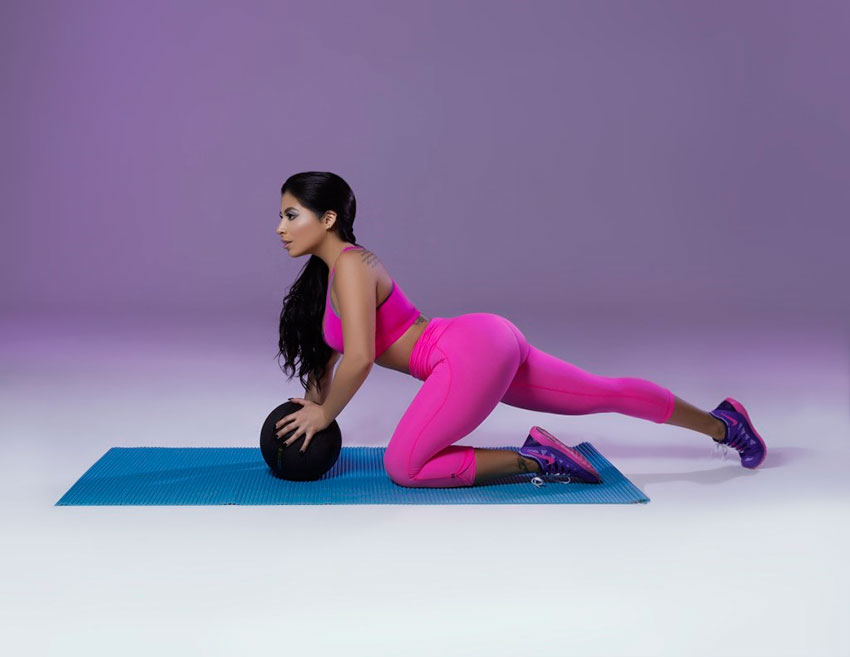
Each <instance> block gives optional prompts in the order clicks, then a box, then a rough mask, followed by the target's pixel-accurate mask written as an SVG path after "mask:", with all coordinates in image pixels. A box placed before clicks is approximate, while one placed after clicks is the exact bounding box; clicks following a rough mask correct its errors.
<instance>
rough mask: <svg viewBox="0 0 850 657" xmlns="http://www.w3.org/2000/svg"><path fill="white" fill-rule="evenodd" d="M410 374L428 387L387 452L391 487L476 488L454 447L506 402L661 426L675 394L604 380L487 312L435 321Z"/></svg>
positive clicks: (640, 382)
mask: <svg viewBox="0 0 850 657" xmlns="http://www.w3.org/2000/svg"><path fill="white" fill-rule="evenodd" d="M410 374H411V375H412V376H414V377H416V378H417V379H419V380H421V381H424V383H423V385H422V387H421V388H420V389H419V392H417V393H416V396H415V397H414V398H413V401H412V402H411V403H410V406H409V407H408V409H407V410H406V411H405V412H404V415H403V416H402V418H401V420H400V421H399V423H398V426H397V427H396V429H395V431H394V432H393V435H392V438H391V439H390V442H389V444H388V445H387V450H386V453H385V454H384V468H385V469H386V471H387V474H388V475H389V476H390V479H392V480H393V481H394V482H395V483H397V484H399V485H401V486H411V487H453V486H472V485H473V484H474V483H475V451H474V448H472V447H469V446H461V445H453V443H455V442H457V441H458V440H460V439H461V438H463V437H464V436H466V435H468V434H469V433H470V432H472V430H473V429H475V427H477V426H478V425H479V424H481V422H483V421H484V419H485V418H486V417H487V416H488V415H489V414H490V411H492V410H493V408H495V406H496V404H498V403H499V402H502V403H504V404H508V405H510V406H516V407H518V408H526V409H529V410H532V411H541V412H544V413H557V414H559V415H586V414H589V413H606V412H615V413H622V414H624V415H631V416H633V417H639V418H643V419H645V420H651V421H653V422H658V423H659V424H660V423H663V422H666V421H667V420H669V419H670V416H671V415H672V414H673V402H674V397H673V393H672V392H670V391H669V390H668V389H667V388H663V387H661V386H660V385H658V384H656V383H653V382H652V381H647V380H645V379H637V378H632V377H617V378H614V377H606V376H599V375H597V374H591V373H590V372H586V371H585V370H582V369H581V368H579V367H576V366H575V365H572V364H570V363H568V362H566V361H564V360H561V359H559V358H556V357H555V356H552V355H550V354H547V353H546V352H544V351H541V350H540V349H537V348H536V347H534V346H532V345H530V344H528V342H527V341H526V339H525V336H524V335H523V334H522V333H521V332H520V330H519V329H518V328H517V327H516V326H514V324H513V323H512V322H510V321H509V320H507V319H505V318H504V317H502V316H500V315H495V314H492V313H468V314H464V315H459V316H457V317H434V318H432V319H431V321H430V323H429V324H428V326H427V327H425V331H424V332H423V333H422V335H421V336H420V338H419V340H417V342H416V344H415V345H414V347H413V352H412V353H411V355H410Z"/></svg>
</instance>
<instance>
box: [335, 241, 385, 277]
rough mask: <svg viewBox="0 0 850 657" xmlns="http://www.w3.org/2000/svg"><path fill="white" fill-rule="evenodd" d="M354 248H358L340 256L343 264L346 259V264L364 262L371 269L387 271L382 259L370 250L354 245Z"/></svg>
mask: <svg viewBox="0 0 850 657" xmlns="http://www.w3.org/2000/svg"><path fill="white" fill-rule="evenodd" d="M352 246H356V247H357V248H354V249H347V250H346V251H344V252H343V253H342V254H340V256H339V261H340V262H343V258H345V262H362V263H363V264H364V265H366V267H368V268H369V269H372V270H384V271H386V267H384V264H383V263H382V262H381V259H380V258H379V257H378V255H377V254H376V253H375V252H374V251H372V250H371V249H370V248H368V247H366V246H363V245H362V244H354V245H352Z"/></svg>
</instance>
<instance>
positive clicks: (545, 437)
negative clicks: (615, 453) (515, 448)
mask: <svg viewBox="0 0 850 657" xmlns="http://www.w3.org/2000/svg"><path fill="white" fill-rule="evenodd" d="M519 453H520V454H521V455H522V456H525V457H527V458H531V459H534V460H535V461H537V463H538V464H539V465H540V471H541V472H542V473H543V474H547V475H568V476H569V478H570V480H571V481H572V480H575V481H579V482H582V483H586V484H598V483H601V482H602V477H600V476H599V473H598V472H597V471H596V468H594V467H593V466H592V465H591V464H590V461H588V460H587V459H586V458H585V457H584V456H583V455H582V454H581V452H579V451H578V450H576V449H573V448H572V447H569V446H568V445H565V444H564V443H562V442H561V441H560V440H558V439H557V438H555V436H553V435H552V434H551V433H549V432H548V431H546V429H544V428H542V427H538V426H533V427H531V429H530V430H529V432H528V437H527V438H526V439H525V443H524V444H523V446H522V447H520V448H519Z"/></svg>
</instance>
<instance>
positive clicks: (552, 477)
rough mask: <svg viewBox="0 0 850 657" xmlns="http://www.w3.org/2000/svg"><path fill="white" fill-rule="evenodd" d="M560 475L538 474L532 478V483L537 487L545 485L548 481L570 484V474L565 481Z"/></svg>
mask: <svg viewBox="0 0 850 657" xmlns="http://www.w3.org/2000/svg"><path fill="white" fill-rule="evenodd" d="M560 477H561V475H543V476H542V477H541V476H540V475H538V476H536V477H532V478H531V483H532V484H534V486H535V488H540V487H541V486H545V485H546V484H545V482H547V481H548V482H551V483H553V484H568V483H570V481H571V479H570V475H569V474H567V475H566V477H567V480H566V481H564V480H563V479H561V478H560Z"/></svg>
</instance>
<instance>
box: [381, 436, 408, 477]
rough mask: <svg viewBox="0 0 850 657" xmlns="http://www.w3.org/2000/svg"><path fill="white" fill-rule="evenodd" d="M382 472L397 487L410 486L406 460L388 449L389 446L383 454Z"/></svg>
mask: <svg viewBox="0 0 850 657" xmlns="http://www.w3.org/2000/svg"><path fill="white" fill-rule="evenodd" d="M390 442H392V441H390ZM384 470H385V471H386V473H387V475H388V476H389V478H390V479H391V480H392V481H393V482H394V483H396V484H398V485H399V486H410V483H411V480H412V477H411V476H410V473H409V472H408V470H407V462H406V459H405V458H404V457H402V456H400V455H399V454H397V453H396V452H395V451H394V450H392V449H390V447H389V446H388V447H387V449H386V451H385V452H384Z"/></svg>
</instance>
